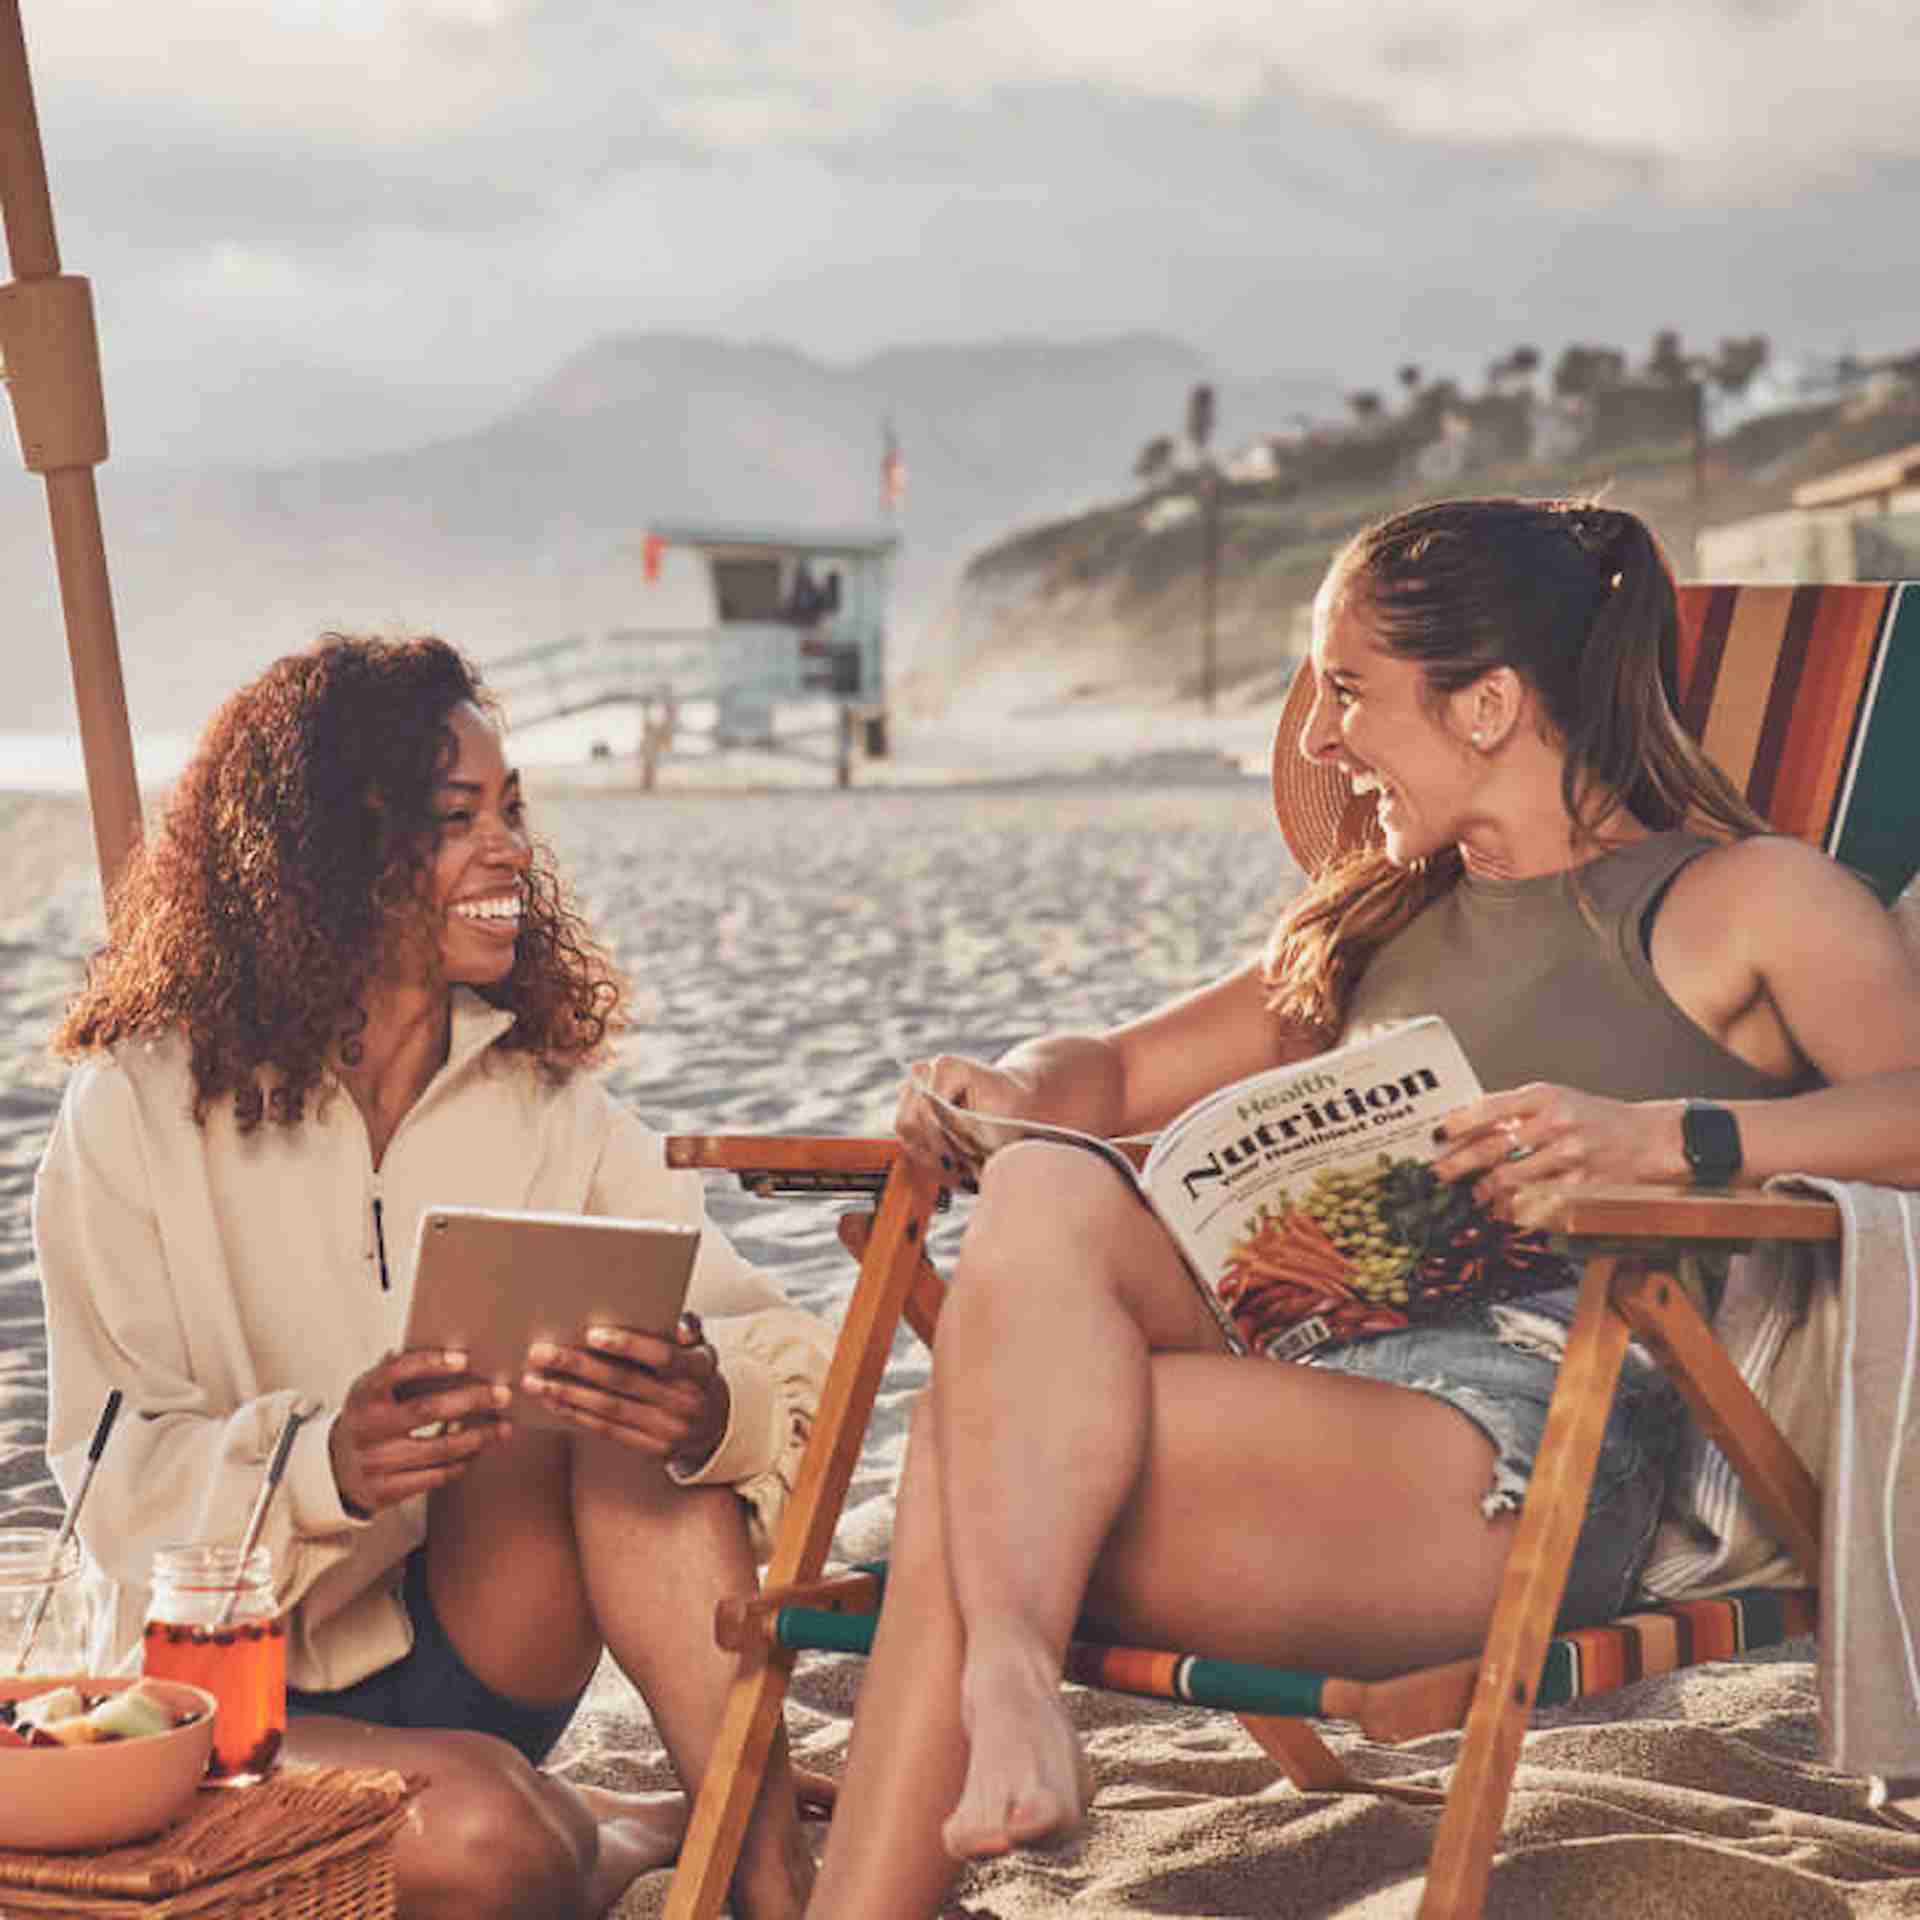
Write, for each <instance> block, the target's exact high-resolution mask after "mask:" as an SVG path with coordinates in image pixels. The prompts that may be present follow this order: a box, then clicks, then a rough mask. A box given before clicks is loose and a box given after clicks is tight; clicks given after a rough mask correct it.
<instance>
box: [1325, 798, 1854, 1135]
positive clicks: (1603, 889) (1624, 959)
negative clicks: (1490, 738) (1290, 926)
mask: <svg viewBox="0 0 1920 1920" xmlns="http://www.w3.org/2000/svg"><path fill="white" fill-rule="evenodd" d="M1714 844H1715V843H1714V842H1713V841H1711V840H1708V839H1706V838H1704V837H1703V836H1701V835H1698V834H1690V833H1659V834H1654V835H1651V836H1650V837H1649V838H1647V839H1645V840H1637V841H1634V842H1633V843H1632V844H1631V845H1629V846H1625V847H1621V848H1620V849H1618V850H1617V851H1616V852H1613V853H1608V854H1603V855H1602V856H1601V857H1600V858H1599V859H1597V860H1592V861H1589V862H1588V863H1587V864H1586V865H1585V866H1582V867H1579V868H1576V869H1574V870H1572V871H1570V872H1567V873H1551V874H1545V875H1542V876H1541V877H1539V878H1537V879H1532V880H1505V881H1501V880H1476V879H1473V878H1471V877H1467V878H1463V879H1462V880H1461V882H1460V884H1459V885H1458V886H1456V887H1454V888H1453V889H1452V890H1451V891H1450V892H1449V893H1447V894H1445V895H1443V896H1442V897H1441V898H1440V899H1438V900H1436V901H1434V902H1433V903H1432V905H1430V906H1429V907H1427V908H1426V909H1425V911H1424V912H1422V913H1421V914H1420V915H1419V917H1418V918H1417V919H1415V920H1413V921H1412V922H1411V923H1410V924H1409V925H1408V926H1406V927H1405V928H1403V929H1402V931H1401V932H1399V933H1398V934H1396V935H1395V936H1394V937H1393V938H1392V939H1391V940H1389V941H1388V942H1387V944H1386V945H1385V946H1383V947H1382V948H1381V949H1380V951H1379V952H1378V953H1376V954H1375V955H1374V957H1373V958H1372V960H1371V961H1369V962H1368V965H1367V969H1366V972H1365V973H1364V974H1363V975H1362V976H1361V978H1360V982H1359V985H1358V986H1357V988H1356V989H1355V991H1354V994H1353V999H1352V1004H1351V1005H1350V1006H1349V1008H1348V1010H1347V1024H1346V1033H1347V1036H1348V1037H1350V1038H1358V1037H1359V1036H1360V1035H1361V1034H1362V1033H1364V1032H1365V1031H1366V1029H1368V1028H1370V1027H1372V1026H1374V1025H1376V1024H1377V1023H1379V1022H1382V1021H1389V1020H1405V1019H1410V1018H1412V1017H1413V1016H1415V1015H1417V1014H1423V1013H1437V1014H1440V1015H1442V1016H1443V1017H1444V1018H1445V1019H1446V1021H1447V1023H1448V1025H1450V1026H1451V1027H1452V1028H1453V1030H1454V1033H1455V1034H1456V1035H1457V1036H1458V1038H1459V1041H1460V1044H1461V1046H1462V1047H1464V1048H1465V1049H1466V1054H1467V1058H1468V1059H1469V1060H1471V1061H1472V1062H1473V1067H1474V1071H1475V1072H1476V1073H1477V1074H1478V1075H1479V1076H1480V1081H1481V1084H1482V1085H1483V1086H1484V1087H1485V1088H1486V1089H1487V1091H1488V1092H1489V1093H1497V1092H1499V1091H1500V1090H1501V1089H1502V1088H1506V1087H1515V1086H1520V1085H1522V1084H1524V1083H1525V1082H1527V1081H1529V1080H1546V1081H1551V1082H1554V1083H1556V1084H1558V1085H1560V1086H1566V1087H1577V1088H1579V1089H1580V1090H1581V1091H1583V1092H1586V1093H1596V1094H1602V1095H1605V1096H1607V1097H1609V1098H1611V1099H1615V1100H1669V1099H1679V1098H1682V1097H1684V1096H1686V1095H1689V1094H1692V1095H1697V1096H1699V1097H1701V1098H1705V1099H1718V1100H1757V1099H1771V1098H1777V1097H1778V1096H1780V1095H1782V1094H1788V1093H1797V1092H1799V1091H1800V1090H1801V1089H1802V1088H1803V1087H1805V1086H1808V1085H1816V1084H1818V1081H1817V1078H1816V1077H1815V1076H1812V1075H1809V1076H1806V1077H1804V1078H1802V1079H1799V1080H1794V1081H1783V1080H1776V1079H1775V1078H1773V1077H1772V1076H1771V1075H1769V1074H1765V1073H1762V1072H1761V1071H1760V1070H1759V1069H1758V1068H1757V1067H1752V1066H1749V1065H1748V1064H1747V1063H1746V1062H1745V1061H1744V1060H1741V1059H1739V1058H1738V1057H1737V1056H1736V1055H1734V1054H1731V1053H1729V1052H1728V1051H1727V1050H1726V1048H1724V1047H1723V1046H1721V1045H1720V1043H1719V1042H1718V1041H1717V1040H1715V1039H1713V1038H1712V1036H1711V1035H1709V1034H1708V1033H1706V1032H1705V1031H1704V1030H1703V1029H1702V1028H1700V1027H1698V1026H1696V1025H1695V1024H1694V1022H1693V1021H1692V1020H1691V1019H1689V1018H1688V1017H1687V1015H1686V1014H1684V1013H1683V1012H1682V1011H1681V1010H1680V1008H1679V1007H1678V1006H1676V1005H1675V1004H1674V1002H1673V1000H1672V998H1671V997H1670V996H1669V995H1668V993H1667V991H1666V989H1665V988H1664V987H1662V986H1661V984H1660V982H1659V981H1658V980H1657V979H1655V977H1654V972H1653V966H1652V963H1651V962H1650V961H1649V959H1648V958H1647V947H1648V943H1649V935H1650V932H1651V927H1652V915H1653V912H1654V911H1655V910H1656V908H1657V903H1658V902H1659V900H1660V899H1661V897H1662V896H1663V894H1664V893H1665V891H1666V888H1667V886H1668V885H1669V883H1670V882H1671V881H1672V879H1673V877H1674V875H1675V874H1677V873H1678V872H1679V871H1680V869H1681V868H1682V867H1684V866H1685V865H1686V864H1687V863H1688V861H1690V860H1694V859H1697V858H1698V857H1699V856H1700V855H1701V854H1702V853H1705V852H1706V851H1707V850H1708V849H1709V848H1710V847H1711V846H1713V845H1714ZM1576 878H1577V881H1578V890H1577V891H1576ZM1583 897H1584V899H1583Z"/></svg>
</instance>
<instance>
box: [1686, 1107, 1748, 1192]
mask: <svg viewBox="0 0 1920 1920" xmlns="http://www.w3.org/2000/svg"><path fill="white" fill-rule="evenodd" d="M1680 1142H1681V1145H1682V1146H1683V1147H1684V1148H1685V1150H1686V1155H1687V1165H1688V1167H1689V1168H1690V1169H1691V1170H1692V1173H1693V1184H1694V1185H1695V1186H1696V1187H1724V1186H1727V1185H1728V1184H1730V1182H1731V1181H1732V1179H1733V1176H1734V1175H1735V1174H1736V1173H1738V1172H1739V1171H1740V1127H1739V1123H1738V1122H1737V1121H1736V1120H1735V1119H1734V1117H1733V1115H1732V1114H1731V1113H1729V1112H1728V1111H1727V1109H1726V1108H1725V1107H1721V1106H1716V1105H1715V1104H1714V1103H1713V1102H1712V1101H1711V1100H1689V1101H1688V1102H1687V1104H1686V1105H1685V1106H1684V1107H1683V1108H1682V1109H1681V1112H1680Z"/></svg>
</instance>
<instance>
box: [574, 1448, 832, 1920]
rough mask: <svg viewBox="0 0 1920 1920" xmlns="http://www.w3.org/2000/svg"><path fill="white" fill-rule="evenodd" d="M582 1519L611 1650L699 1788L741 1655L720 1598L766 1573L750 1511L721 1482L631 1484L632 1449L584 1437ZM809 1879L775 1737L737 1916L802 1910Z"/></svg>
mask: <svg viewBox="0 0 1920 1920" xmlns="http://www.w3.org/2000/svg"><path fill="white" fill-rule="evenodd" d="M573 1511H574V1518H575V1524H576V1526H577V1527H578V1530H579V1540H580V1555H581V1567H582V1571H583V1573H584V1575H585V1580H586V1587H587V1593H588V1597H589V1604H590V1606H591V1608H592V1612H593V1616H594V1618H595V1619H596V1620H597V1621H598V1622H599V1623H600V1627H601V1630H602V1632H603V1633H604V1634H605V1637H606V1644H607V1650H608V1651H609V1652H610V1653H611V1654H612V1655H613V1657H614V1659H615V1661H616V1662H617V1663H618V1664H619V1667H620V1670H621V1671H622V1672H623V1673H625V1674H626V1675H627V1677H628V1678H629V1679H630V1680H631V1681H632V1682H633V1684H634V1685H635V1686H636V1687H637V1688H638V1689H639V1690H640V1693H641V1696H642V1697H643V1698H644V1699H645V1701H646V1703H647V1706H648V1708H649V1710H650V1711H651V1712H652V1714H653V1719H654V1724H655V1725H656V1726H657V1727H658V1728H659V1730H660V1737H661V1739H662V1740H663V1741H664V1742H665V1743H666V1748H667V1753H668V1757H669V1758H670V1759H671V1760H672V1762H673V1767H674V1771H675V1772H676V1773H677V1774H678V1775H679V1776H680V1778H681V1780H682V1781H683V1782H684V1783H685V1785H686V1787H687V1791H688V1792H689V1793H692V1792H694V1791H696V1790H697V1789H698V1787H699V1785H700V1782H701V1780H702V1779H703V1778H704V1777H705V1775H706V1771H707V1765H708V1762H709V1760H710V1759H711V1757H712V1753H713V1745H714V1740H715V1736H716V1735H717V1734H718V1732H719V1729H720V1718H721V1713H722V1711H723V1709H724V1708H725V1706H726V1700H727V1694H728V1691H729V1690H730V1688H731V1687H732V1685H733V1681H734V1678H735V1675H736V1673H737V1671H738V1665H739V1662H738V1660H737V1658H736V1656H735V1655H733V1654H731V1653H728V1652H726V1651H725V1650H724V1649H723V1648H722V1647H721V1646H720V1645H719V1643H718V1642H717V1641H716V1640H715V1638H714V1632H713V1614H714V1604H715V1602H716V1601H718V1600H720V1599H723V1598H737V1599H745V1598H748V1597H750V1596H751V1595H752V1594H753V1593H754V1592H756V1591H757V1589H758V1586H759V1576H758V1573H757V1571H756V1569H755V1566H754V1560H753V1552H752V1548H751V1545H750V1543H749V1540H748V1536H747V1522H746V1514H745V1509H744V1508H743V1507H742V1506H741V1504H740V1500H739V1497H738V1496H737V1495H736V1494H734V1493H733V1491H732V1490H731V1489H730V1488H726V1487H677V1486H675V1485H674V1484H673V1483H672V1482H671V1481H670V1480H668V1479H667V1477H666V1475H665V1474H664V1473H659V1472H655V1473H654V1474H652V1475H651V1477H650V1478H646V1479H643V1480H641V1481H640V1483H639V1484H638V1485H636V1473H635V1462H634V1459H633V1455H632V1454H631V1453H630V1452H628V1451H626V1450H625V1449H623V1448H621V1447H619V1446H618V1445H616V1444H614V1443H612V1442H600V1441H587V1442H586V1443H584V1444H582V1445H581V1446H580V1447H579V1448H578V1449H577V1451H576V1454H575V1460H574V1500H573ZM812 1884H813V1854H812V1851H811V1849H810V1848H809V1847H808V1845H807V1843H806V1840H805V1838H804V1836H803V1835H802V1833H801V1831H800V1821H799V1812H798V1808H797V1806H796V1803H795V1797H794V1782H793V1776H792V1771H791V1769H790V1767H789V1765H788V1760H787V1747H786V1740H785V1737H784V1735H783V1734H776V1735H775V1739H774V1747H773V1752H772V1755H771V1757H770V1759H769V1761H768V1765H767V1771H766V1775H765V1778H764V1781H763V1784H762V1786H761V1790H760V1799H759V1803H758V1805H757V1806H756V1808H755V1809H754V1814H753V1819H752V1822H751V1823H750V1824H749V1826H748V1828H747V1834H746V1840H745V1844H744V1845H743V1846H742V1848H741V1853H740V1861H739V1865H738V1866H737V1867H736V1868H735V1869H734V1876H733V1910H734V1912H735V1914H736V1915H738V1916H739V1920H786V1917H787V1916H792V1915H797V1914H798V1913H799V1912H800V1910H801V1908H802V1906H803V1905H804V1904H805V1902H806V1898H807V1892H808V1889H809V1888H810V1887H811V1886H812Z"/></svg>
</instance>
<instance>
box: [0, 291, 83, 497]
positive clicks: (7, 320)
mask: <svg viewBox="0 0 1920 1920" xmlns="http://www.w3.org/2000/svg"><path fill="white" fill-rule="evenodd" d="M0 361H3V362H4V365H5V376H4V377H5V380H6V384H7V393H8V397H9V398H10V399H11V400H12V402H13V422H14V428H15V430H16V432H17V433H18V434H19V437H20V457H21V459H22V460H23V461H24V462H25V463H26V466H27V467H28V469H29V470H30V471H31V472H34V473H40V474H47V473H58V472H60V471H62V470H64V469H66V468H71V467H97V466H98V465H99V464H100V463H101V462H102V461H103V460H105V459H106V457H107V409H106V400H105V397H104V395H103V394H102V392H101V388H100V343H99V336H98V332H97V330H96V328H95V326H94V318H93V289H92V288H91V287H90V286H89V285H88V283H87V282H86V280H84V279H83V278H82V277H81V276H80V275H78V274H73V273H56V274H42V275H40V276H38V277H36V278H34V279H29V280H10V281H8V282H6V283H5V284H4V285H0Z"/></svg>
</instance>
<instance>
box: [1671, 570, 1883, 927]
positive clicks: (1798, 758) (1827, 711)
mask: <svg viewBox="0 0 1920 1920" xmlns="http://www.w3.org/2000/svg"><path fill="white" fill-rule="evenodd" d="M1677 667H1678V671H1677V676H1676V678H1677V682H1678V684H1677V686H1676V688H1675V693H1676V698H1677V705H1678V708H1679V713H1680V718H1681V720H1682V722H1683V723H1684V724H1685V726H1686V728H1687V731H1688V732H1689V733H1691V734H1692V735H1693V737H1694V738H1695V739H1696V740H1698V741H1699V742H1700V744H1701V746H1702V747H1703V748H1705V750H1706V753H1707V757H1708V758H1709V759H1710V760H1712V761H1713V762H1714V764H1715V765H1716V766H1718V767H1719V768H1720V769H1721V771H1722V772H1724V773H1725V774H1726V775H1727V776H1728V777H1729V778H1730V779H1731V780H1732V781H1733V782H1734V784H1735V785H1736V786H1738V787H1740V788H1741V789H1742V791H1743V792H1744V793H1745V794H1746V797H1747V800H1748V802H1749V804H1750V805H1751V806H1752V807H1753V808H1754V810H1755V811H1756V812H1758V813H1762V814H1764V815H1765V816H1766V817H1767V819H1768V820H1769V821H1771V822H1772V823H1773V825H1774V826H1775V827H1777V828H1778V829H1779V830H1780V832H1782V833H1790V834H1793V835H1795V836H1796V837H1797V838H1799V839H1802V840H1806V841H1810V842H1811V843H1812V844H1813V845H1814V846H1817V847H1820V848H1823V849H1824V850H1825V851H1826V852H1828V853H1830V854H1832V855H1833V856H1834V858H1835V859H1837V860H1840V861H1841V862H1843V863H1844V864H1845V865H1847V866H1849V867H1851V868H1852V869H1853V870H1854V871H1855V872H1856V873H1858V874H1860V875H1861V876H1862V878H1864V879H1865V880H1866V881H1867V883H1868V884H1869V885H1870V886H1871V887H1872V888H1873V889H1874V891H1875V892H1876V893H1877V894H1879V896H1880V898H1881V899H1882V900H1885V901H1889V902H1891V901H1893V900H1894V899H1896V898H1898V896H1899V894H1900V893H1901V891H1902V889H1903V888H1905V886H1906V885H1907V883H1908V882H1909V881H1910V880H1911V879H1912V878H1913V875H1914V871H1915V869H1916V868H1920V780H1916V779H1915V778H1914V775H1913V742H1915V741H1916V740H1920V585H1912V584H1896V585H1883V584H1861V583H1848V584H1845V585H1840V586H1802V587H1766V586H1745V587H1730V586H1687V587H1682V588H1681V589H1680V648H1679V659H1678V662H1677ZM1847 714H1852V715H1853V716H1854V718H1853V721H1852V724H1851V725H1850V726H1847V725H1836V719H1837V718H1838V717H1840V716H1844V715H1847Z"/></svg>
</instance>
